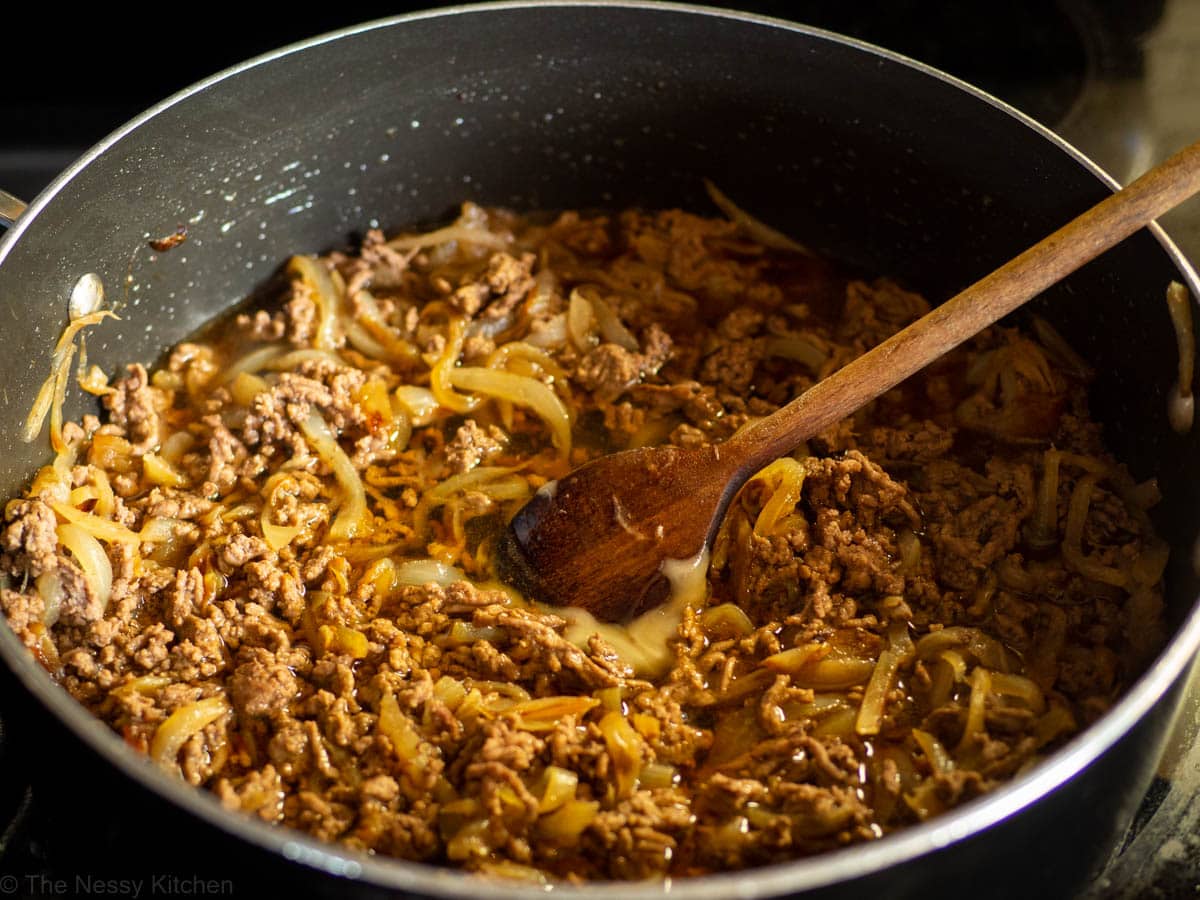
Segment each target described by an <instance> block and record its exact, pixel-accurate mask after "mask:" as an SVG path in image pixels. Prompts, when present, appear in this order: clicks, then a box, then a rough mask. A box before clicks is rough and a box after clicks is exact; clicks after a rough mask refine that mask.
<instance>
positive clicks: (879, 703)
mask: <svg viewBox="0 0 1200 900" xmlns="http://www.w3.org/2000/svg"><path fill="white" fill-rule="evenodd" d="M915 652H916V651H915V648H914V647H913V642H912V638H910V637H909V635H908V625H907V624H906V623H904V622H897V623H895V624H893V625H889V626H888V643H887V646H886V647H885V648H884V649H883V652H882V653H880V654H879V660H878V661H877V662H876V664H875V670H874V671H873V672H872V673H871V680H870V681H868V682H867V687H866V689H865V690H864V691H863V699H862V705H861V706H860V707H859V709H858V716H857V717H856V718H855V721H854V730H855V731H856V732H857V733H858V734H860V735H864V736H866V735H875V734H879V729H880V726H881V725H882V724H883V709H884V704H885V702H886V701H887V695H888V692H889V691H890V690H891V689H892V686H893V685H894V684H895V682H896V676H897V675H898V674H899V672H900V667H901V666H902V665H904V664H905V663H907V662H908V661H909V660H911V659H912V658H913V656H914V654H915Z"/></svg>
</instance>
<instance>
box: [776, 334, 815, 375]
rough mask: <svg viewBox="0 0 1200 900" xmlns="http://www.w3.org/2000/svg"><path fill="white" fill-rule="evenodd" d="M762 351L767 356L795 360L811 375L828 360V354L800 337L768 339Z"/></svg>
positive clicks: (808, 340)
mask: <svg viewBox="0 0 1200 900" xmlns="http://www.w3.org/2000/svg"><path fill="white" fill-rule="evenodd" d="M764 349H765V350H766V353H767V355H768V356H781V357H783V358H784V359H791V360H795V361H796V362H798V363H800V364H801V365H803V366H804V367H805V368H806V369H808V370H809V371H811V372H813V373H816V372H820V371H821V367H822V366H823V365H825V361H826V360H827V359H829V354H828V353H827V352H826V351H825V350H824V349H823V348H822V347H819V346H817V345H816V344H814V343H813V342H812V341H811V340H810V339H808V338H806V337H802V336H796V337H775V338H768V339H767V342H766V344H765V345H764Z"/></svg>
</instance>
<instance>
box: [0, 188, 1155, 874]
mask: <svg viewBox="0 0 1200 900" xmlns="http://www.w3.org/2000/svg"><path fill="white" fill-rule="evenodd" d="M287 275H288V279H287V287H286V289H285V290H284V291H283V296H281V297H279V298H277V302H271V303H267V304H266V305H265V308H264V309H260V310H255V311H253V312H251V313H249V314H244V315H241V316H239V317H237V319H236V321H231V322H230V323H229V325H228V327H227V328H226V329H225V330H224V332H222V333H221V334H219V336H218V337H216V338H214V339H212V340H208V339H203V340H201V339H198V340H196V341H193V342H189V343H184V344H181V345H180V346H179V347H177V348H176V349H175V350H174V352H173V353H172V354H171V356H170V359H169V362H168V363H167V364H166V365H165V366H164V367H163V368H162V369H161V370H159V371H157V372H154V373H153V374H151V373H148V372H147V370H146V369H145V368H144V367H143V366H140V365H133V366H130V367H129V368H128V370H127V371H126V372H125V374H124V375H123V376H122V377H121V378H120V379H119V380H117V381H116V382H115V384H114V385H113V386H112V388H111V389H109V390H108V391H107V392H106V394H105V396H104V400H103V402H104V407H105V409H106V410H107V416H106V418H105V420H104V421H103V423H102V421H101V420H100V419H99V418H97V417H94V416H89V417H85V419H84V420H83V422H82V423H80V424H78V425H68V426H66V427H65V428H64V429H63V432H62V435H63V440H64V442H65V444H66V447H67V449H66V450H65V451H64V452H62V453H60V454H59V456H58V458H57V460H56V462H55V464H54V465H52V466H48V467H46V468H45V469H43V470H42V472H41V473H39V474H38V476H37V477H36V479H35V480H34V482H33V484H32V486H31V488H30V490H29V492H28V494H27V496H26V497H25V498H24V499H20V500H14V501H12V502H10V503H9V505H8V506H7V508H6V522H7V524H6V527H5V529H4V531H3V534H2V535H0V551H2V553H3V555H2V557H0V565H2V566H3V568H4V570H5V571H6V572H7V573H8V574H9V575H10V576H11V578H10V582H9V584H10V586H9V587H7V588H5V589H4V590H3V591H2V593H0V603H2V605H3V609H4V612H5V614H6V615H7V617H8V621H9V624H10V625H11V627H12V628H13V629H14V630H15V631H16V633H17V634H18V635H20V637H21V639H22V640H23V641H24V642H25V644H26V645H27V646H28V647H29V649H30V650H31V651H32V652H33V653H34V654H36V655H37V657H38V658H39V659H40V661H41V662H42V663H43V664H44V665H45V666H46V667H47V669H49V670H50V671H51V672H52V673H53V674H54V675H55V677H56V678H57V679H58V680H59V682H60V683H61V684H62V685H63V687H64V688H65V689H66V690H67V691H69V692H70V693H71V694H72V696H74V697H75V698H76V699H77V700H79V702H80V703H82V704H84V705H85V706H87V707H88V708H89V709H90V710H92V711H93V712H94V713H95V714H96V715H97V716H99V717H101V718H102V719H103V720H104V721H106V722H107V723H109V724H110V725H111V726H112V728H114V729H115V730H116V731H117V732H118V733H120V734H121V735H122V736H123V737H124V739H125V740H126V741H127V742H128V743H129V744H130V745H131V746H132V747H134V748H136V749H137V750H138V751H140V752H143V753H147V754H149V755H150V756H151V757H152V758H154V759H155V760H156V761H157V762H158V763H159V764H160V765H162V766H164V767H166V768H168V769H171V770H174V771H176V772H178V773H179V775H180V776H181V777H183V778H185V779H186V780H187V781H188V782H190V783H192V784H194V785H198V786H203V787H205V788H207V789H209V790H211V791H213V792H214V793H215V794H216V796H217V797H219V798H220V800H221V802H222V803H223V804H225V805H226V806H227V807H229V808H230V809H235V810H241V811H243V812H244V813H246V814H248V815H253V816H257V817H258V818H261V819H263V820H265V821H268V822H274V823H279V824H281V825H286V826H288V827H292V828H296V829H300V830H302V831H305V832H308V833H310V834H312V835H315V836H317V837H319V838H321V839H324V840H329V841H338V842H341V843H342V844H344V845H346V846H349V847H353V848H358V849H362V850H366V851H370V852H374V853H379V854H386V855H392V856H398V857H403V858H406V859H412V860H420V861H426V862H431V863H437V864H443V865H454V866H461V867H465V868H468V869H471V870H476V871H484V872H489V873H492V874H495V875H503V876H509V877H518V878H529V879H574V880H582V879H642V878H653V877H661V876H666V875H671V876H684V875H697V874H703V873H705V872H710V871H714V870H721V869H729V868H737V867H745V866H754V865H760V864H766V863H770V862H777V861H782V860H787V859H793V858H796V857H798V856H802V855H805V854H811V853H817V852H821V851H823V850H826V849H829V848H833V847H838V846H842V845H845V844H848V843H852V842H856V841H865V840H873V839H876V838H879V837H881V836H883V835H885V834H886V833H888V832H890V831H892V830H895V829H897V828H901V827H903V826H905V825H906V824H909V823H912V822H916V821H920V820H922V819H925V818H927V817H929V816H932V815H936V814H938V813H940V812H942V811H944V810H946V809H949V808H950V807H953V806H955V805H956V804H960V803H963V802H965V801H967V800H970V799H971V798H973V797H976V796H978V795H980V794H981V793H984V792H986V791H988V790H990V789H992V788H994V787H995V786H997V785H998V784H1000V783H1002V782H1003V781H1004V780H1006V779H1009V778H1011V777H1013V776H1014V775H1015V774H1017V773H1018V772H1020V771H1021V770H1023V769H1024V768H1026V767H1028V766H1029V765H1031V764H1032V763H1034V762H1035V761H1036V760H1037V759H1038V758H1039V757H1040V756H1042V755H1044V754H1045V753H1047V752H1049V751H1050V750H1052V749H1054V748H1055V747H1057V746H1059V745H1060V744H1062V743H1063V742H1064V741H1065V740H1067V739H1068V738H1069V737H1070V736H1071V735H1073V734H1075V733H1076V732H1077V731H1078V730H1079V729H1080V728H1081V727H1083V726H1085V725H1087V724H1088V723H1089V722H1091V721H1092V720H1094V719H1095V718H1096V717H1097V716H1099V715H1101V714H1102V713H1103V712H1104V711H1105V710H1106V709H1107V708H1108V707H1109V706H1110V704H1111V703H1112V702H1113V700H1114V698H1115V697H1116V696H1117V695H1118V694H1119V692H1120V691H1121V690H1122V688H1123V686H1124V685H1126V684H1128V683H1129V681H1130V679H1131V678H1132V677H1133V676H1134V675H1136V673H1137V672H1138V670H1139V667H1140V666H1141V665H1142V664H1143V663H1144V661H1145V659H1146V658H1147V656H1148V654H1150V653H1152V652H1153V650H1154V649H1156V647H1157V644H1158V641H1159V640H1160V632H1161V625H1160V607H1161V598H1160V587H1159V580H1160V578H1161V572H1162V567H1163V565H1164V564H1165V550H1164V547H1163V545H1162V543H1161V541H1159V540H1158V539H1157V538H1156V537H1155V536H1154V534H1153V532H1152V530H1151V529H1150V526H1149V522H1148V519H1147V516H1146V514H1145V507H1146V506H1147V505H1148V503H1149V502H1150V501H1152V499H1153V493H1154V491H1153V485H1152V484H1149V483H1148V484H1145V485H1135V484H1134V483H1133V481H1132V479H1131V478H1130V477H1129V475H1128V474H1127V473H1126V472H1125V470H1124V469H1123V468H1122V467H1121V466H1120V465H1119V464H1117V463H1116V462H1115V461H1114V460H1113V459H1112V458H1111V457H1110V456H1108V455H1107V454H1106V452H1105V450H1104V449H1103V446H1102V444H1101V440H1100V432H1099V428H1098V427H1097V426H1096V425H1095V424H1094V423H1093V422H1092V421H1091V420H1090V419H1089V418H1088V415H1087V408H1086V396H1085V382H1086V380H1087V374H1088V373H1087V371H1086V367H1082V366H1080V365H1079V361H1078V358H1077V357H1074V355H1073V354H1071V353H1070V352H1069V351H1064V349H1063V345H1062V343H1061V339H1057V340H1048V339H1045V335H1047V334H1051V335H1052V331H1050V330H1049V329H1048V326H1045V324H1044V323H1040V327H1039V329H1038V330H1037V332H1036V333H1037V334H1039V335H1040V336H1042V337H1041V339H1035V338H1033V337H1031V336H1029V335H1027V334H1024V333H1022V332H1019V331H1017V330H1015V329H1012V328H1005V327H995V328H992V329H989V330H988V331H987V332H985V333H984V334H982V335H980V336H979V337H978V338H976V339H975V340H973V341H972V342H971V343H970V344H969V345H968V346H966V347H964V348H962V349H960V350H957V351H955V352H953V353H951V354H950V355H948V356H947V357H945V358H944V359H942V360H941V361H939V362H938V363H937V364H935V365H934V366H932V367H930V368H929V369H928V370H927V371H925V372H923V373H921V374H920V375H919V376H916V377H914V378H912V379H910V380H909V381H908V382H906V383H905V384H903V385H901V386H900V387H899V388H897V389H895V390H893V391H892V392H890V393H889V394H887V395H885V396H884V397H882V398H880V399H879V400H877V401H875V402H874V403H872V404H870V405H869V406H868V407H867V408H865V409H864V410H862V411H861V412H860V413H858V414H857V415H855V416H853V417H852V418H850V419H848V420H846V421H844V422H842V423H841V424H839V425H838V426H837V427H835V428H832V429H830V430H829V431H828V432H827V433H825V434H823V435H821V436H820V437H819V438H817V439H814V440H812V441H809V442H808V444H807V445H806V446H805V447H803V448H801V450H800V451H798V452H797V453H796V454H795V455H794V456H793V457H789V458H788V459H785V460H781V461H780V462H778V463H775V464H773V465H772V466H771V467H769V468H768V469H767V470H764V472H763V473H761V474H760V475H759V476H757V477H756V478H755V479H754V480H753V481H751V483H750V484H749V485H748V486H747V487H746V489H744V490H743V492H742V494H741V495H740V496H739V497H738V498H737V500H736V501H735V502H734V505H733V507H732V509H731V511H730V514H729V516H728V517H727V520H726V522H725V524H724V526H723V528H722V530H721V532H720V534H719V536H718V539H717V541H716V543H715V546H714V548H713V556H712V561H711V564H710V568H709V573H708V597H707V598H706V599H705V600H704V601H703V602H702V603H701V604H698V605H696V606H692V607H688V608H686V609H684V610H682V612H681V618H680V621H679V625H678V628H677V630H676V632H675V635H674V637H673V638H671V639H670V643H669V645H668V647H667V648H666V650H665V658H666V660H667V661H668V665H666V666H665V667H664V666H661V665H658V664H655V663H654V662H653V661H649V662H648V661H647V660H645V659H640V658H638V657H637V655H636V654H630V653H628V652H625V651H622V650H621V649H620V647H619V646H618V643H619V642H616V641H614V640H612V639H610V638H606V637H605V636H604V634H606V633H607V632H604V633H586V629H585V630H584V633H581V632H580V630H579V629H578V628H572V627H571V626H572V621H573V620H572V618H571V615H570V613H569V612H566V611H552V610H548V609H544V608H540V607H538V606H536V605H533V604H529V603H526V602H525V601H524V600H522V599H521V598H520V597H519V596H516V595H515V594H514V592H512V591H511V590H509V589H507V588H505V586H504V585H502V584H500V583H499V582H497V581H496V579H495V576H494V574H493V573H492V571H491V558H492V553H493V550H494V546H495V539H496V536H497V534H498V532H499V531H500V530H501V529H502V528H503V526H504V524H505V523H506V522H507V519H508V517H509V516H511V514H512V513H513V512H514V511H515V509H516V508H517V507H519V506H520V505H521V504H522V503H523V502H525V501H526V500H527V499H528V498H529V497H530V496H531V495H532V493H533V492H534V491H536V490H537V489H538V488H539V487H541V486H542V485H544V484H545V483H547V482H548V481H550V480H552V479H554V478H557V477H560V476H561V475H563V474H564V473H565V472H566V471H568V470H569V469H570V468H571V467H573V466H575V465H578V464H580V463H582V462H585V461H587V460H588V459H591V458H593V457H595V456H597V455H599V454H602V453H605V452H609V451H611V450H613V449H621V448H625V447H630V446H638V445H644V444H649V443H664V442H665V443H673V444H676V445H680V446H697V445H704V444H709V443H715V442H719V441H722V440H724V439H726V438H728V437H729V436H730V435H732V434H733V433H734V432H735V431H736V430H737V429H738V428H739V427H741V426H742V425H744V424H745V423H747V422H748V421H751V420H752V419H754V418H756V417H761V416H763V415H767V414H769V413H770V412H772V411H773V410H775V409H776V408H778V407H779V406H780V405H782V404H784V403H786V402H787V401H788V400H789V399H791V398H792V397H794V396H795V395H796V394H797V393H799V392H801V391H803V390H805V389H806V388H807V387H809V386H811V385H812V384H814V383H815V382H816V381H817V380H819V379H820V378H822V377H824V376H826V375H828V374H829V373H831V372H833V371H835V370H836V369H838V368H839V367H840V366H842V365H844V364H845V363H846V362H847V361H848V360H850V359H852V358H854V357H856V356H858V355H859V354H861V353H863V352H864V351H865V350H867V349H868V348H870V347H872V346H874V345H875V344H877V343H879V342H880V341H882V340H883V339H885V338H886V337H887V336H888V335H890V334H892V333H894V332H895V331H897V330H898V329H899V328H901V327H903V326H904V325H906V324H907V323H909V322H911V321H913V320H914V319H916V318H917V317H919V316H920V315H921V314H922V313H923V312H924V311H925V310H926V308H927V306H926V303H925V301H924V300H923V299H922V298H921V297H919V296H918V295H916V294H913V293H911V292H908V291H906V290H903V289H902V288H901V287H899V286H898V285H896V284H894V283H892V282H890V281H887V280H875V281H868V280H861V279H856V278H847V277H846V276H844V275H843V274H841V273H839V272H838V271H836V270H835V269H834V268H832V267H831V266H829V265H827V264H825V263H823V262H821V261H819V260H816V259H813V258H811V257H808V256H805V255H801V254H796V253H787V252H781V251H776V250H771V249H768V248H765V247H763V246H761V245H759V244H757V243H755V242H754V241H753V240H751V239H750V238H748V237H747V236H746V235H744V234H742V233H740V232H739V229H738V227H737V226H735V225H734V224H731V223H729V222H726V221H719V220H710V219H705V218H700V217H698V216H695V215H690V214H687V213H683V212H679V211H669V212H660V213H644V212H637V211H629V212H624V213H621V214H619V215H611V216H607V215H596V216H582V215H579V214H576V213H571V212H568V213H563V214H562V215H560V216H558V217H557V218H556V219H554V220H553V221H552V222H550V224H538V223H535V222H533V221H531V220H527V219H523V218H518V217H516V216H514V215H511V214H509V213H506V212H503V211H497V210H483V209H480V208H478V207H474V206H471V205H470V204H468V205H467V206H466V207H464V210H463V214H462V216H461V217H460V218H459V220H457V221H456V222H455V223H454V224H453V225H451V226H448V227H447V228H445V229H442V230H439V231H437V232H433V233H431V234H428V235H423V236H416V235H409V236H401V237H399V238H393V239H390V240H389V239H385V237H384V236H383V235H382V234H380V233H378V232H370V233H369V234H368V235H367V237H366V238H365V240H364V241H363V243H362V246H361V248H360V250H359V251H358V252H356V253H353V254H346V253H333V254H331V255H329V256H327V257H324V258H322V259H320V260H315V259H310V258H303V257H298V258H295V259H293V260H292V261H291V262H290V263H289V265H288V267H287ZM97 554H99V555H97Z"/></svg>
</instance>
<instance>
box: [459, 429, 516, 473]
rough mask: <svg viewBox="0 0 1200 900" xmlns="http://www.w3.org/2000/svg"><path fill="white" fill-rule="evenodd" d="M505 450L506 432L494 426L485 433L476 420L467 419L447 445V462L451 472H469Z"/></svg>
mask: <svg viewBox="0 0 1200 900" xmlns="http://www.w3.org/2000/svg"><path fill="white" fill-rule="evenodd" d="M503 449H504V432H503V431H501V430H500V429H499V428H496V427H495V426H492V428H491V430H490V432H489V431H485V430H484V429H483V428H481V427H480V426H479V423H478V422H476V421H475V420H474V419H467V421H465V422H464V423H463V424H462V425H461V426H460V427H459V429H458V431H456V432H455V433H454V439H453V440H451V441H450V442H449V443H448V444H446V460H447V461H448V462H449V463H450V469H451V471H453V472H455V473H457V474H459V475H461V474H462V473H463V472H469V471H470V470H471V469H473V468H475V467H476V466H477V465H479V464H480V463H481V462H485V461H486V460H488V459H490V458H491V457H493V456H495V455H496V454H497V453H499V452H500V451H501V450H503Z"/></svg>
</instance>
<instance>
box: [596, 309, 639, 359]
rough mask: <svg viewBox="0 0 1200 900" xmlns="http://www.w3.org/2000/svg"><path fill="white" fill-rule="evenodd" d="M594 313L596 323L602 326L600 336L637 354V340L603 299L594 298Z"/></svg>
mask: <svg viewBox="0 0 1200 900" xmlns="http://www.w3.org/2000/svg"><path fill="white" fill-rule="evenodd" d="M592 311H593V312H594V313H595V314H596V322H597V323H598V324H599V326H600V334H601V336H602V337H603V338H604V339H605V340H606V341H611V342H612V343H614V344H619V345H620V346H622V347H624V348H625V349H626V350H628V351H630V352H631V353H636V352H637V349H638V342H637V338H635V337H634V336H633V335H632V334H631V333H630V331H629V329H628V328H626V327H625V325H624V323H623V322H622V321H621V320H620V319H619V318H618V317H617V314H616V312H615V311H614V310H613V308H612V307H611V306H609V305H608V302H607V301H606V300H604V299H603V298H601V297H595V298H593V299H592Z"/></svg>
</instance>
